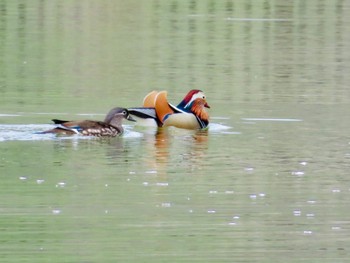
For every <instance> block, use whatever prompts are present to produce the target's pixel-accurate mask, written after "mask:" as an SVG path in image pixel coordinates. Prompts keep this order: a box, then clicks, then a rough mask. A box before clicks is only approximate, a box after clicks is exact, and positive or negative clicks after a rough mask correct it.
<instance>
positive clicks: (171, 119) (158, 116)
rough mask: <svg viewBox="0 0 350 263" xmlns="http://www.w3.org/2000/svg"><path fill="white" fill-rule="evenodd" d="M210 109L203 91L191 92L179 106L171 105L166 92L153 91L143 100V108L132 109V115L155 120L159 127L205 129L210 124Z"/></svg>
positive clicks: (130, 110)
mask: <svg viewBox="0 0 350 263" xmlns="http://www.w3.org/2000/svg"><path fill="white" fill-rule="evenodd" d="M205 108H210V107H209V105H208V103H207V101H206V97H205V95H204V93H203V91H201V90H191V91H189V92H188V93H187V95H186V96H185V98H184V99H183V100H182V101H181V102H180V103H179V104H178V105H177V106H174V105H172V104H170V103H169V102H168V100H167V92H166V91H160V92H158V91H152V92H150V93H149V94H147V95H146V97H145V98H144V100H143V107H139V108H130V109H129V112H130V114H133V115H134V116H137V117H139V118H141V119H153V120H155V121H156V123H157V125H158V126H159V127H166V126H175V127H178V128H183V129H205V128H207V127H208V124H209V114H208V113H207V111H206V110H205Z"/></svg>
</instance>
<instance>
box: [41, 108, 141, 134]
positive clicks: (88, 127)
mask: <svg viewBox="0 0 350 263" xmlns="http://www.w3.org/2000/svg"><path fill="white" fill-rule="evenodd" d="M123 119H126V120H129V121H135V120H134V119H133V118H132V117H131V116H130V114H129V111H128V110H127V109H125V108H119V107H116V108H113V109H112V110H110V111H109V112H108V114H107V115H106V118H105V119H104V121H94V120H81V121H64V120H58V119H53V120H52V121H53V122H54V123H55V124H58V125H59V126H57V127H55V128H54V129H51V130H48V131H44V132H43V133H56V134H65V135H73V134H80V135H86V136H97V137H101V136H106V137H114V136H117V135H120V134H122V133H123V132H124V128H123V126H122V121H123Z"/></svg>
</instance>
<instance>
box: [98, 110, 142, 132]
mask: <svg viewBox="0 0 350 263" xmlns="http://www.w3.org/2000/svg"><path fill="white" fill-rule="evenodd" d="M123 119H126V120H128V121H136V120H135V119H134V118H132V117H131V115H130V114H129V111H128V110H127V109H125V108H119V107H116V108H113V109H111V110H110V111H109V112H108V114H107V116H106V118H105V120H104V122H105V123H108V124H110V125H113V126H116V127H119V126H121V124H122V121H123Z"/></svg>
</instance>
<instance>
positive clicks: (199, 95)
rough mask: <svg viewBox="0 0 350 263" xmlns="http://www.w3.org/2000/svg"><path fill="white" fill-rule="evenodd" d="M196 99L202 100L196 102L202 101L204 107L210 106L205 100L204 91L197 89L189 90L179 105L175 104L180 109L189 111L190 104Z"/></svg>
mask: <svg viewBox="0 0 350 263" xmlns="http://www.w3.org/2000/svg"><path fill="white" fill-rule="evenodd" d="M196 99H201V100H202V102H197V104H198V103H200V104H202V103H203V102H204V105H203V106H204V107H206V108H210V106H209V105H208V103H207V101H206V96H205V94H204V92H203V91H201V90H199V89H193V90H190V91H189V92H188V93H187V95H186V96H185V98H184V99H183V100H182V101H181V102H180V103H179V105H177V107H178V108H179V109H181V110H185V111H191V106H192V104H193V102H194V101H195V100H196Z"/></svg>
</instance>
